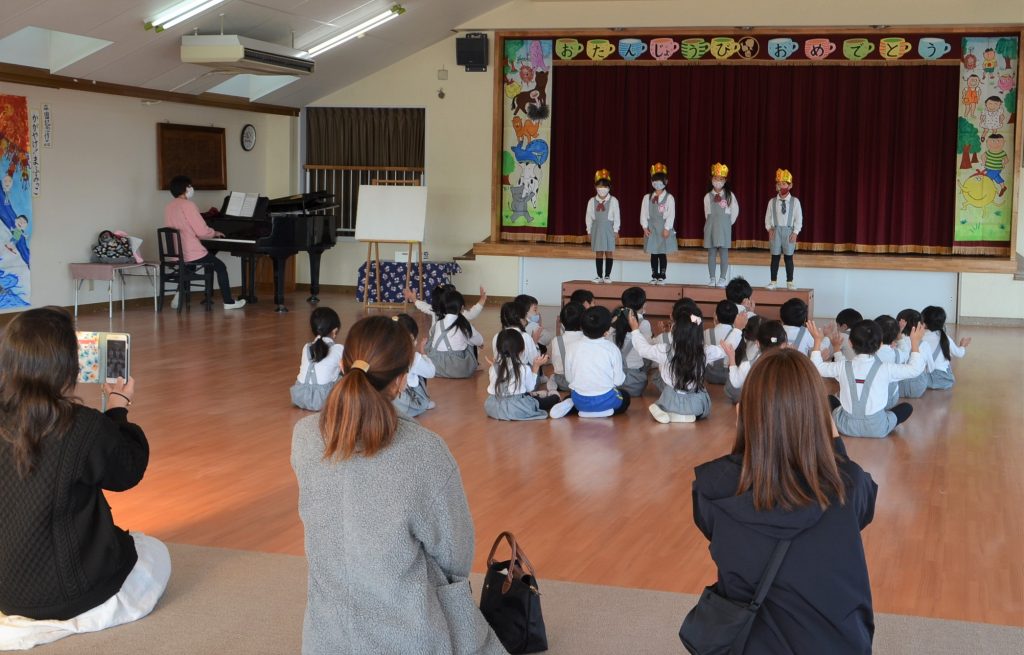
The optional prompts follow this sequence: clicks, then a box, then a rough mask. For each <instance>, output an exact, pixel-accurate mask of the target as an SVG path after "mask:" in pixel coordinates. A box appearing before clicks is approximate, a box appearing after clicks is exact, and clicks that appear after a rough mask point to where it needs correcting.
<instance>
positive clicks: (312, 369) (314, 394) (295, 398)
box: [290, 346, 337, 412]
mask: <svg viewBox="0 0 1024 655" xmlns="http://www.w3.org/2000/svg"><path fill="white" fill-rule="evenodd" d="M307 347H308V346H307ZM336 383H337V380H335V381H334V382H329V383H327V384H319V383H318V382H317V381H316V362H314V361H313V360H312V359H310V360H309V367H308V368H307V369H306V379H305V381H304V382H296V383H295V384H293V385H292V387H291V389H290V391H291V396H292V404H293V405H295V406H296V407H298V408H300V409H306V410H309V411H311V412H319V411H320V410H321V409H323V408H324V403H325V402H326V401H327V396H328V395H329V394H330V393H331V389H333V388H334V385H335V384H336Z"/></svg>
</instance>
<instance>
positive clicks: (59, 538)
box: [0, 307, 171, 650]
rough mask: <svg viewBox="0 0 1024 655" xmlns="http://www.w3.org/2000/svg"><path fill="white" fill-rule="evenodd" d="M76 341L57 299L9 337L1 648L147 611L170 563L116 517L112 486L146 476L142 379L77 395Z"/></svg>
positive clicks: (3, 347)
mask: <svg viewBox="0 0 1024 655" xmlns="http://www.w3.org/2000/svg"><path fill="white" fill-rule="evenodd" d="M77 379H78V340H77V338H76V337H75V327H74V325H73V324H72V320H71V316H70V315H69V314H68V313H67V312H66V311H65V310H63V309H60V308H58V307H43V308H40V309H30V310H28V311H25V312H23V313H22V314H20V315H19V316H18V317H17V318H15V319H14V320H13V321H11V323H10V325H8V326H7V330H6V331H5V333H4V338H3V341H2V342H0V499H3V502H0V526H3V527H2V529H0V650H13V649H24V648H31V647H32V646H35V645H37V644H45V643H49V642H51V641H55V640H57V639H60V638H62V637H66V636H68V635H71V634H74V633H80V632H94V631H96V630H102V629H104V628H109V627H112V626H115V625H120V624H122V623H128V622H129V621H134V620H136V619H139V618H142V617H143V616H146V615H147V614H149V613H150V611H152V609H153V607H154V606H155V605H156V603H157V601H158V600H159V599H160V596H161V595H163V592H164V589H165V588H166V587H167V580H168V578H169V577H170V574H171V560H170V557H169V555H168V554H167V548H166V547H165V546H164V545H163V544H162V543H161V542H159V541H157V540H156V539H154V538H152V537H147V536H146V535H143V534H141V533H138V532H133V533H130V534H129V533H128V532H125V531H124V530H122V529H121V528H119V527H117V526H116V525H114V519H113V517H112V516H111V513H110V506H109V505H108V504H107V500H106V498H104V496H103V490H104V489H107V490H110V491H124V490H126V489H131V488H132V487H134V486H135V485H137V484H138V483H139V481H140V480H142V475H143V473H145V471H146V465H147V464H148V463H149V444H148V443H147V442H146V436H145V435H144V434H143V432H142V429H141V428H140V427H139V426H137V425H134V424H132V423H129V422H128V406H129V405H131V402H132V398H133V396H134V395H135V381H134V380H132V379H131V378H129V379H128V380H127V381H125V380H122V379H120V378H119V379H118V381H117V382H116V383H113V384H106V385H104V391H105V392H106V393H107V396H108V401H107V405H108V409H107V411H106V413H105V414H101V413H100V412H98V411H96V410H95V409H91V408H89V407H85V406H83V405H81V404H79V403H78V401H77V399H76V398H75V397H74V395H73V394H74V392H75V383H76V381H77Z"/></svg>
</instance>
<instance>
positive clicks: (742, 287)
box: [725, 277, 754, 314]
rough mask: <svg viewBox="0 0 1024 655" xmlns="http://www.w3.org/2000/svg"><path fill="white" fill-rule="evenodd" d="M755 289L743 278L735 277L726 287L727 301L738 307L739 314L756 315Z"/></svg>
mask: <svg viewBox="0 0 1024 655" xmlns="http://www.w3.org/2000/svg"><path fill="white" fill-rule="evenodd" d="M753 295H754V289H753V287H751V286H750V282H747V281H746V280H744V279H743V278H742V277H734V278H733V279H731V280H729V284H727V285H725V299H726V300H728V301H729V302H731V303H734V304H735V305H736V313H737V314H748V313H749V314H753V313H754V299H753V298H751V296H753Z"/></svg>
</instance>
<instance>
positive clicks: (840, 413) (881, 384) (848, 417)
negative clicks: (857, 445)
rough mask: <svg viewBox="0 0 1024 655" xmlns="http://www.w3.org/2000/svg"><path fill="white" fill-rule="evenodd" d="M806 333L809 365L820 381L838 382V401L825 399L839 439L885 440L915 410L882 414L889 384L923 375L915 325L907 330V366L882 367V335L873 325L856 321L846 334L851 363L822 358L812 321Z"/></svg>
mask: <svg viewBox="0 0 1024 655" xmlns="http://www.w3.org/2000/svg"><path fill="white" fill-rule="evenodd" d="M807 329H808V331H809V332H810V333H811V336H812V337H813V338H814V350H813V351H812V352H811V362H812V363H813V364H814V365H815V366H817V367H818V373H820V374H821V376H822V377H824V378H834V379H836V380H838V381H839V398H836V397H835V396H829V404H830V405H831V407H832V418H833V419H834V420H835V423H836V428H837V429H838V430H839V432H840V433H841V434H845V435H848V436H851V437H885V436H888V434H889V433H890V432H892V430H893V428H895V427H896V426H897V425H899V424H900V423H903V422H904V421H906V420H907V419H908V418H910V414H911V413H912V412H913V411H914V408H913V407H911V406H910V404H909V403H900V404H898V405H896V406H895V407H893V408H892V409H886V408H885V407H886V405H887V404H888V402H889V384H890V383H891V382H894V381H895V382H898V381H900V380H906V379H908V378H912V377H916V376H918V375H920V374H921V372H922V371H923V370H924V360H923V359H922V358H921V353H919V352H918V344H920V343H921V338H922V337H923V336H924V328H923V327H921V326H918V327H916V328H914V329H913V330H911V331H910V344H911V348H910V349H911V353H910V361H909V363H907V364H883V363H882V361H881V360H880V359H879V358H878V357H877V356H876V353H877V352H878V348H879V347H880V346H881V345H882V330H881V328H879V327H878V324H876V323H875V322H874V321H860V322H859V323H855V324H854V325H853V328H852V329H851V330H850V343H851V345H852V346H853V350H854V352H855V353H856V356H855V357H854V358H853V360H848V359H846V358H844V357H843V355H842V353H841V352H838V353H836V361H835V362H825V361H823V360H822V358H821V350H820V349H821V341H822V338H823V335H822V333H821V330H819V329H818V328H817V326H815V325H814V323H813V322H809V323H808V324H807Z"/></svg>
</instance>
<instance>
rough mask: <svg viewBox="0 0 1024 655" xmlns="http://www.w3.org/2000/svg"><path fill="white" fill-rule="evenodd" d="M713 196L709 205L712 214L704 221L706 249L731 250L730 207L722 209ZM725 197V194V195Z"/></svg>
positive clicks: (712, 195)
mask: <svg viewBox="0 0 1024 655" xmlns="http://www.w3.org/2000/svg"><path fill="white" fill-rule="evenodd" d="M708 195H710V196H711V199H710V200H711V201H710V202H709V203H708V205H709V206H710V207H711V210H710V213H709V214H708V216H707V218H706V219H705V221H704V247H705V248H731V247H732V214H730V213H729V206H731V204H732V199H730V201H729V205H727V206H725V207H722V206H721V205H719V204H718V203H717V202H715V194H714V193H713V192H712V193H710V194H708ZM723 195H724V194H723Z"/></svg>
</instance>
